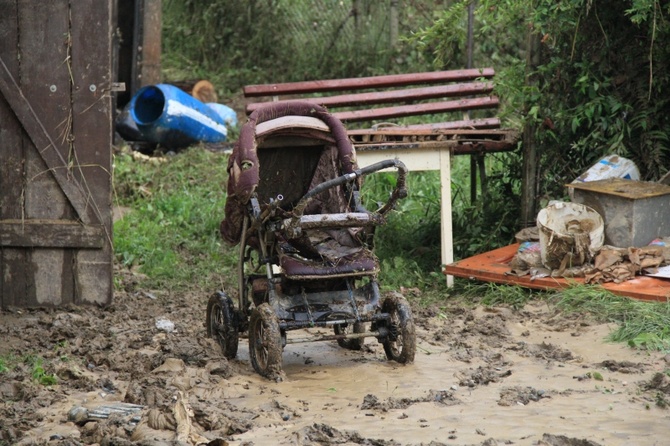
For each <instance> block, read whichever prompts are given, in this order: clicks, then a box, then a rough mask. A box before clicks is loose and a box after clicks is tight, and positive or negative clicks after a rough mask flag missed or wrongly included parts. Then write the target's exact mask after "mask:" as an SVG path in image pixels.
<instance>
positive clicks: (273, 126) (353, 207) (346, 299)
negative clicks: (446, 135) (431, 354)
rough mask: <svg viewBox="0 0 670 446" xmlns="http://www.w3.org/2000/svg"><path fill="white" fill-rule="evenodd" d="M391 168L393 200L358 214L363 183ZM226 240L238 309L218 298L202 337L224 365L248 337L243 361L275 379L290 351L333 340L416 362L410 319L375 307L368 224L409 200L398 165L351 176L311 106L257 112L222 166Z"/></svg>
mask: <svg viewBox="0 0 670 446" xmlns="http://www.w3.org/2000/svg"><path fill="white" fill-rule="evenodd" d="M389 168H395V169H396V172H397V184H396V186H395V189H394V190H393V191H391V193H390V198H389V199H388V202H386V203H385V204H383V206H382V207H380V208H379V209H378V210H377V211H374V212H369V211H367V210H366V209H365V208H363V206H362V205H361V200H360V195H359V187H360V185H361V183H362V182H361V178H362V177H363V176H365V175H367V174H370V173H373V172H378V171H380V170H383V169H389ZM228 171H229V174H230V178H229V182H228V198H227V201H226V206H225V219H224V220H223V221H222V223H221V235H222V237H223V238H224V239H225V240H226V241H227V242H229V243H231V244H233V245H235V244H237V243H239V246H240V251H239V253H240V254H239V264H238V288H239V300H238V303H237V305H235V304H234V303H233V301H232V299H231V298H230V297H229V296H228V295H227V294H226V293H223V292H219V293H216V294H215V295H213V296H211V298H210V300H209V303H208V306H207V320H206V326H207V333H208V335H210V336H212V337H213V338H214V339H215V340H216V341H217V342H218V343H219V345H220V346H221V348H222V350H223V353H224V355H225V356H226V357H227V358H229V359H231V358H234V357H235V356H236V354H237V349H238V343H239V336H240V333H242V332H245V331H247V330H248V335H249V358H250V361H251V364H252V365H253V367H254V369H255V370H256V371H257V372H258V373H260V374H261V375H263V376H266V377H268V378H271V379H279V378H280V377H281V376H282V351H283V348H284V347H285V346H286V344H291V343H299V342H309V341H320V340H336V341H337V343H338V344H339V345H340V346H341V347H344V348H347V349H352V350H360V349H361V347H362V345H363V341H364V338H365V337H375V338H377V340H378V341H379V342H380V343H382V344H383V347H384V351H385V353H386V356H387V357H388V359H390V360H394V361H398V362H400V363H408V362H412V361H413V360H414V352H415V343H416V340H415V334H414V324H413V321H412V313H411V311H410V307H409V305H408V304H407V302H406V301H405V299H404V298H402V297H400V296H394V297H389V298H386V299H382V298H381V295H380V291H379V285H378V281H377V275H378V272H379V262H378V260H377V258H376V257H375V256H374V254H373V253H372V251H371V248H372V237H373V234H374V228H375V226H378V225H382V224H384V222H385V215H386V214H387V212H389V211H390V210H392V209H393V208H394V206H395V204H396V202H397V200H398V199H400V198H403V197H405V196H406V194H407V191H406V189H405V175H406V173H407V170H406V168H405V165H404V164H403V163H402V162H400V161H398V160H386V161H381V162H379V163H376V164H373V165H371V166H368V167H365V168H362V169H358V167H357V164H356V158H355V151H354V149H353V146H352V144H351V142H350V141H349V139H348V137H347V133H346V130H345V129H344V127H343V125H342V123H341V122H340V121H339V120H337V119H336V118H334V117H333V116H332V115H331V114H329V113H328V112H327V111H326V110H325V109H324V108H322V107H320V106H318V105H315V104H312V103H307V102H302V101H295V102H289V103H274V104H272V103H271V104H269V105H267V106H264V107H262V108H260V109H257V110H256V111H255V112H254V113H252V114H251V115H250V117H249V120H248V122H247V123H246V124H245V125H244V126H243V127H242V129H241V132H240V136H239V140H238V142H237V144H236V146H235V148H234V150H233V153H232V155H231V157H230V160H229V163H228ZM308 327H328V328H329V330H332V334H330V333H328V334H321V335H310V336H309V337H302V338H300V337H298V338H289V337H288V336H287V333H288V332H289V331H292V330H297V329H302V328H308Z"/></svg>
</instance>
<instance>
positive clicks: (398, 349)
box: [382, 296, 416, 364]
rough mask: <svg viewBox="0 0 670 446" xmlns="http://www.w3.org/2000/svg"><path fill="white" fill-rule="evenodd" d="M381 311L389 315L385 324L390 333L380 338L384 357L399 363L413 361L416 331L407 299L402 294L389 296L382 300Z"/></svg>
mask: <svg viewBox="0 0 670 446" xmlns="http://www.w3.org/2000/svg"><path fill="white" fill-rule="evenodd" d="M382 311H383V312H384V313H388V314H389V316H390V320H389V322H388V325H387V328H388V329H389V331H390V334H389V335H388V336H386V338H384V339H383V340H382V344H383V345H384V352H386V357H387V358H388V359H390V360H393V361H397V362H399V363H401V364H408V363H410V362H413V361H414V353H415V351H416V333H415V332H414V321H413V319H412V310H411V309H410V307H409V304H408V303H407V300H405V298H404V297H402V296H394V297H389V298H387V299H385V300H384V303H383V304H382Z"/></svg>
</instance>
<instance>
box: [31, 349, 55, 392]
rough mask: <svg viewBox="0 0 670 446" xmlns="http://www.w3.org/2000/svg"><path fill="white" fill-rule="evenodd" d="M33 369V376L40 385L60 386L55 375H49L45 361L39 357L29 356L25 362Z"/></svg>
mask: <svg viewBox="0 0 670 446" xmlns="http://www.w3.org/2000/svg"><path fill="white" fill-rule="evenodd" d="M24 362H25V363H26V364H27V365H28V366H29V367H30V368H31V376H32V378H33V380H35V381H36V382H37V383H38V384H41V385H43V386H53V385H56V384H58V377H57V376H56V374H55V373H48V372H47V370H46V369H45V368H44V360H43V359H42V358H40V357H38V356H32V355H30V356H27V357H26V358H25V361H24Z"/></svg>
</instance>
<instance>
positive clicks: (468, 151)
mask: <svg viewBox="0 0 670 446" xmlns="http://www.w3.org/2000/svg"><path fill="white" fill-rule="evenodd" d="M354 146H355V147H356V151H357V153H358V154H359V155H360V154H363V153H365V154H367V153H369V152H375V151H396V152H397V153H401V154H402V155H400V159H402V160H404V161H405V162H407V163H410V162H411V161H409V159H410V158H411V157H412V156H414V155H415V152H416V151H417V150H426V149H427V150H432V149H434V150H439V149H443V148H447V149H449V152H450V153H451V154H452V155H472V154H484V153H494V152H508V151H510V150H513V149H514V148H515V146H514V145H511V144H509V143H507V142H506V141H482V140H474V141H467V140H455V141H416V142H400V141H388V142H379V143H366V144H356V143H354Z"/></svg>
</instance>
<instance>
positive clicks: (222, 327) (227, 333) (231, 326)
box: [206, 291, 240, 359]
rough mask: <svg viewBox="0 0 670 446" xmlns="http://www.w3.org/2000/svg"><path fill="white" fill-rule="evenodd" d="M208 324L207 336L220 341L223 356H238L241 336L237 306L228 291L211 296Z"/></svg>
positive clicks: (230, 357)
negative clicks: (237, 318) (237, 321)
mask: <svg viewBox="0 0 670 446" xmlns="http://www.w3.org/2000/svg"><path fill="white" fill-rule="evenodd" d="M206 325H207V336H208V337H210V338H214V339H215V340H216V342H218V343H219V345H220V346H221V350H222V351H223V356H224V357H225V358H226V359H233V358H234V357H235V356H237V347H238V345H239V341H240V336H239V332H238V331H237V324H236V321H235V307H234V306H233V301H232V299H231V298H230V297H229V296H228V295H227V294H226V293H224V292H222V291H219V292H217V293H214V294H213V295H212V296H211V297H210V298H209V302H208V303H207V322H206Z"/></svg>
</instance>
